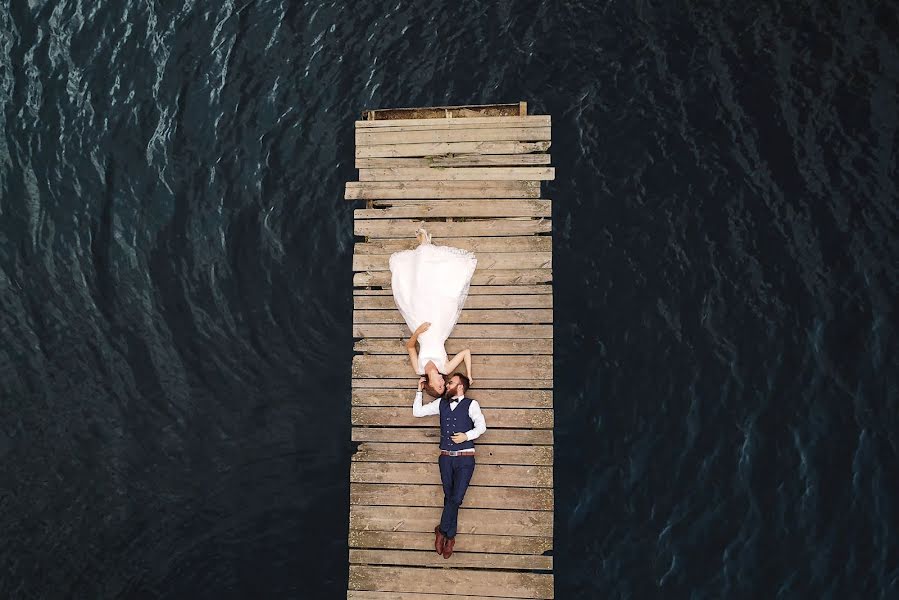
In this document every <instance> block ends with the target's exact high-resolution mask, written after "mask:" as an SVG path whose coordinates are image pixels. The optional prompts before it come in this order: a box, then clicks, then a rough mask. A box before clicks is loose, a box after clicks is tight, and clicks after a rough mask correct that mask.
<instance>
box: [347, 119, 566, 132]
mask: <svg viewBox="0 0 899 600" xmlns="http://www.w3.org/2000/svg"><path fill="white" fill-rule="evenodd" d="M551 125H552V117H551V116H550V115H530V116H526V117H520V116H515V117H457V118H450V119H445V118H440V119H391V120H383V121H356V122H355V123H354V127H355V128H356V129H361V130H365V131H381V130H391V129H397V128H403V127H423V128H428V127H429V128H434V129H452V128H471V127H486V128H490V129H493V128H497V127H550V126H551Z"/></svg>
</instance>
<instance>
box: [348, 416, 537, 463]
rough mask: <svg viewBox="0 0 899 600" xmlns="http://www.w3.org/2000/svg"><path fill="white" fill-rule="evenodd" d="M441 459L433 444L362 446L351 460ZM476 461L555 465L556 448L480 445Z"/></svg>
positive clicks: (366, 444)
mask: <svg viewBox="0 0 899 600" xmlns="http://www.w3.org/2000/svg"><path fill="white" fill-rule="evenodd" d="M494 410H496V409H494ZM438 456H439V449H438V448H437V447H436V446H435V445H434V444H408V443H396V444H394V443H382V442H362V443H361V444H359V448H358V449H357V450H356V453H355V454H353V456H352V458H351V460H352V461H353V462H421V463H428V464H431V465H433V464H434V463H435V462H436V461H437V458H438ZM475 460H476V461H477V463H478V464H481V465H552V464H553V447H552V446H509V445H496V446H494V445H491V444H478V445H477V454H476V455H475ZM475 470H477V469H475Z"/></svg>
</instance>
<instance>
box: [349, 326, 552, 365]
mask: <svg viewBox="0 0 899 600" xmlns="http://www.w3.org/2000/svg"><path fill="white" fill-rule="evenodd" d="M410 335H412V334H411V332H410V331H409V328H408V327H406V325H405V323H404V324H402V325H400V324H365V323H355V324H353V337H354V338H385V337H386V338H396V337H402V338H408V337H409V336H410ZM552 337H553V328H552V325H481V324H477V325H474V324H472V325H468V324H465V323H461V324H459V325H456V326H455V327H454V328H453V339H456V340H460V339H465V338H492V339H501V338H502V339H520V338H545V339H552ZM500 379H501V378H500Z"/></svg>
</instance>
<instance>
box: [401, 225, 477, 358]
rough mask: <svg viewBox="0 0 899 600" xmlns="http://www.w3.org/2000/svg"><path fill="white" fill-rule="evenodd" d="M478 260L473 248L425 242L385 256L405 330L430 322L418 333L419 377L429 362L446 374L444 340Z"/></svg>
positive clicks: (452, 323)
mask: <svg viewBox="0 0 899 600" xmlns="http://www.w3.org/2000/svg"><path fill="white" fill-rule="evenodd" d="M477 264H478V260H477V258H475V255H474V253H472V252H469V251H467V250H462V249H460V248H453V247H452V246H436V245H434V244H431V243H430V242H426V243H424V244H421V245H420V246H418V247H417V248H415V249H414V250H402V251H400V252H394V253H393V254H392V255H391V256H390V272H391V280H390V285H391V287H392V289H393V300H394V301H395V302H396V307H397V308H398V309H399V311H400V314H402V315H403V319H405V321H406V325H408V327H409V331H410V332H412V331H415V330H416V329H418V326H419V325H421V324H422V323H425V322H428V323H430V324H431V326H430V327H429V328H428V330H427V331H425V332H424V333H422V334H421V335H419V336H418V343H419V344H420V349H419V351H418V370H417V373H418V374H419V375H422V374H424V367H425V365H426V364H428V361H429V360H430V361H433V362H434V364H435V365H436V366H437V370H438V371H440V372H441V373H443V374H444V375H446V362H447V356H446V349H445V348H444V343H445V342H446V339H447V338H448V337H449V336H450V333H452V331H453V327H455V326H456V321H457V320H458V319H459V314H460V313H461V312H462V307H463V306H464V305H465V299H466V298H467V297H468V287H469V285H470V284H471V276H472V275H473V274H474V270H475V267H476V266H477Z"/></svg>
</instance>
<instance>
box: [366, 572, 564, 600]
mask: <svg viewBox="0 0 899 600" xmlns="http://www.w3.org/2000/svg"><path fill="white" fill-rule="evenodd" d="M349 589H350V590H375V591H381V592H403V593H409V592H420V593H433V592H434V591H435V590H439V592H440V594H460V595H465V594H466V593H468V592H470V591H471V590H477V591H478V592H479V593H480V594H482V595H485V596H506V597H509V598H553V576H552V575H550V574H548V573H521V572H516V571H491V570H479V569H452V570H449V569H445V568H440V569H436V568H422V567H386V566H375V565H350V576H349ZM441 597H442V596H437V597H436V598H441ZM435 600H436V599H435Z"/></svg>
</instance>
